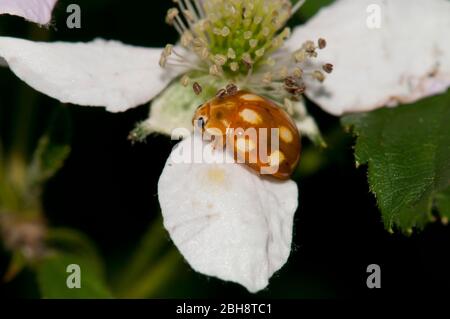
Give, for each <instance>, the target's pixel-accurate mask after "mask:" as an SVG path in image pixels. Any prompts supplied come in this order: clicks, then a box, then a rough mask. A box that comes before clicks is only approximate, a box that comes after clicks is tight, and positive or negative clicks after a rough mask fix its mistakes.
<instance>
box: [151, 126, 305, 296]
mask: <svg viewBox="0 0 450 319" xmlns="http://www.w3.org/2000/svg"><path fill="white" fill-rule="evenodd" d="M196 140H197V143H200V144H201V143H202V140H201V138H200V137H197V136H196V135H194V136H191V137H188V138H186V139H184V140H183V141H181V142H180V144H179V145H177V147H176V148H175V149H174V150H173V152H172V154H171V156H170V157H169V159H168V161H167V163H166V166H165V168H164V170H163V173H162V175H161V177H160V180H159V183H158V196H159V201H160V204H161V210H162V214H163V217H164V226H165V227H166V229H167V230H168V232H169V234H170V237H171V238H172V240H173V241H174V243H175V245H176V246H177V247H178V249H179V250H180V252H181V253H182V255H183V256H184V257H185V258H186V260H187V261H188V263H189V264H190V265H191V266H192V268H193V269H195V270H196V271H198V272H201V273H203V274H206V275H209V276H214V277H217V278H220V279H223V280H227V281H233V282H237V283H239V284H241V285H243V286H245V287H246V288H247V289H248V290H249V291H250V292H257V291H259V290H261V289H264V288H265V287H266V286H267V284H268V280H269V278H270V277H271V276H272V275H273V273H274V272H276V271H277V270H279V269H280V268H281V267H282V266H283V265H284V264H285V262H286V260H287V258H288V256H289V253H290V250H291V241H292V228H293V217H294V213H295V211H296V209H297V205H298V190H297V185H296V183H294V182H293V181H291V180H288V181H278V180H275V179H272V178H269V177H267V178H266V177H260V176H258V175H256V174H255V173H253V172H252V171H250V170H249V169H247V168H246V167H245V166H244V165H240V164H236V163H223V162H221V159H222V158H223V151H222V150H218V149H216V150H213V149H212V147H211V145H209V144H206V145H204V154H206V155H207V156H205V158H209V159H212V160H214V161H216V163H211V162H210V161H208V160H207V159H205V160H204V162H201V163H180V161H179V158H180V155H182V156H183V158H187V159H189V158H191V157H192V154H193V151H192V145H193V143H195V141H196Z"/></svg>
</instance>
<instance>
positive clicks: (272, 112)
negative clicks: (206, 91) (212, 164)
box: [193, 85, 301, 180]
mask: <svg viewBox="0 0 450 319" xmlns="http://www.w3.org/2000/svg"><path fill="white" fill-rule="evenodd" d="M193 124H194V126H196V128H198V129H201V131H202V133H204V134H205V133H208V132H213V133H212V134H211V135H212V136H214V139H216V138H218V139H217V140H214V142H215V143H216V144H219V143H218V142H220V143H221V145H223V146H224V147H225V146H226V147H227V149H228V150H231V151H233V155H234V159H235V160H236V161H237V162H238V163H244V164H246V165H247V166H248V167H250V168H252V169H253V170H255V171H256V172H257V173H259V174H262V175H271V176H273V177H275V178H277V179H283V180H284V179H288V178H289V177H290V176H291V174H292V172H293V171H294V169H295V168H296V166H297V164H298V162H299V160H300V150H301V144H300V134H299V132H298V129H297V126H296V125H295V123H294V122H293V121H292V119H291V118H290V116H289V115H288V114H287V113H286V112H285V111H284V110H283V109H281V108H280V107H278V106H277V105H276V104H275V103H273V102H272V101H270V100H268V99H266V98H264V97H261V96H259V95H256V94H253V93H250V92H248V91H243V90H238V89H237V87H236V86H234V85H229V86H227V88H226V89H222V90H220V91H219V92H218V94H217V95H216V97H214V98H213V99H211V100H210V101H208V102H206V103H204V104H202V105H200V106H199V107H198V109H197V111H196V112H195V115H194V118H193Z"/></svg>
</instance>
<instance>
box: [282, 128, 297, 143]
mask: <svg viewBox="0 0 450 319" xmlns="http://www.w3.org/2000/svg"><path fill="white" fill-rule="evenodd" d="M280 137H281V140H282V141H283V142H285V143H291V142H292V140H293V139H294V136H293V135H292V132H291V131H290V130H289V129H288V128H287V127H286V126H282V127H280Z"/></svg>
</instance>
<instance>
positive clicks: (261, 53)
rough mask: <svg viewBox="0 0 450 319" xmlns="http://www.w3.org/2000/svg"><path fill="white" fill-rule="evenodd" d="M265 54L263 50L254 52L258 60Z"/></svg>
mask: <svg viewBox="0 0 450 319" xmlns="http://www.w3.org/2000/svg"><path fill="white" fill-rule="evenodd" d="M265 52H266V50H265V49H264V48H261V49H258V50H256V51H255V55H256V56H257V57H258V58H260V57H263V56H264V53H265Z"/></svg>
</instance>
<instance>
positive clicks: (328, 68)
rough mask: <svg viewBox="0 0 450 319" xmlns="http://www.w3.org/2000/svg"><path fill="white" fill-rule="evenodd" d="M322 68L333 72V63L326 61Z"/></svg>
mask: <svg viewBox="0 0 450 319" xmlns="http://www.w3.org/2000/svg"><path fill="white" fill-rule="evenodd" d="M322 69H323V70H324V71H325V72H327V73H331V72H333V64H331V63H326V64H324V65H323V66H322Z"/></svg>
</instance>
